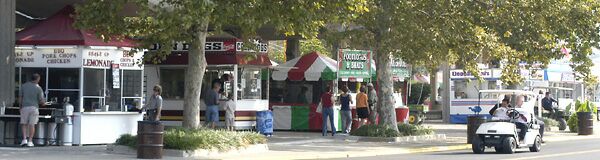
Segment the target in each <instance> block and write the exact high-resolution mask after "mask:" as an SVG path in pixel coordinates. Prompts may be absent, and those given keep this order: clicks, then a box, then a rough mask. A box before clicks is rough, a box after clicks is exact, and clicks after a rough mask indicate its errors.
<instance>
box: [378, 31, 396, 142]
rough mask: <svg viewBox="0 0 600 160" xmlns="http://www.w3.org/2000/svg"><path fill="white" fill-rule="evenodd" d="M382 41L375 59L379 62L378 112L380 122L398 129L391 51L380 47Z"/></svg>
mask: <svg viewBox="0 0 600 160" xmlns="http://www.w3.org/2000/svg"><path fill="white" fill-rule="evenodd" d="M380 44H381V43H380V42H377V44H376V45H377V46H378V47H377V49H376V52H375V54H374V55H375V60H376V63H377V91H378V94H377V106H376V107H375V108H377V113H378V114H379V124H380V125H384V126H386V127H389V128H392V129H394V130H396V131H398V127H397V121H396V110H395V108H394V98H393V92H394V82H393V81H392V78H393V77H392V67H391V66H390V61H391V58H390V53H389V52H386V51H385V50H382V49H380V48H381V45H380Z"/></svg>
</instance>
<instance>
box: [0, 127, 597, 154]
mask: <svg viewBox="0 0 600 160" xmlns="http://www.w3.org/2000/svg"><path fill="white" fill-rule="evenodd" d="M595 124H596V125H595V128H600V125H598V123H595ZM424 125H425V126H429V127H431V128H433V129H434V130H435V132H436V134H445V135H446V139H444V140H430V141H417V142H400V143H386V142H357V141H356V140H351V139H350V138H348V136H347V135H342V134H339V135H336V136H335V137H332V136H326V137H323V136H321V133H320V132H282V131H279V132H275V134H274V135H273V137H269V138H268V139H269V141H268V145H269V151H267V152H262V153H252V154H238V155H227V156H216V157H210V158H211V159H261V160H262V159H278V160H279V159H324V158H345V157H370V156H378V155H391V154H410V153H421V152H439V151H448V150H462V149H470V145H469V144H466V141H467V138H466V136H467V133H466V129H467V127H466V125H464V124H444V123H441V121H427V122H426V123H425V124H424ZM596 130H598V129H596ZM595 133H596V134H594V135H591V136H578V135H577V133H569V132H564V131H560V132H547V133H546V137H545V138H544V139H545V140H546V142H547V143H546V144H544V145H551V144H552V142H558V141H568V140H576V139H592V138H600V131H596V132H595ZM40 158H43V159H46V160H65V159H135V158H136V157H135V153H132V154H128V155H120V154H107V152H106V146H104V145H98V146H84V147H34V148H10V147H0V160H2V159H32V160H39V159H40ZM164 159H183V158H181V157H164Z"/></svg>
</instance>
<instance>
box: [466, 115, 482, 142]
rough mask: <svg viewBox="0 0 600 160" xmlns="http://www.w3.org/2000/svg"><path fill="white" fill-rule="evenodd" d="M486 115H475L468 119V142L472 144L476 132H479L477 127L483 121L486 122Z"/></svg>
mask: <svg viewBox="0 0 600 160" xmlns="http://www.w3.org/2000/svg"><path fill="white" fill-rule="evenodd" d="M485 121H486V119H485V116H479V115H473V116H469V117H468V119H467V144H471V142H472V139H473V137H475V135H476V134H475V133H476V132H477V128H479V126H480V125H481V124H482V123H485Z"/></svg>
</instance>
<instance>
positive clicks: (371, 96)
mask: <svg viewBox="0 0 600 160" xmlns="http://www.w3.org/2000/svg"><path fill="white" fill-rule="evenodd" d="M367 88H369V92H368V103H369V113H370V114H369V121H370V124H376V123H377V122H376V121H377V112H376V110H375V106H376V105H377V91H375V87H373V83H369V84H367Z"/></svg>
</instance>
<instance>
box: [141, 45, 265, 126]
mask: <svg viewBox="0 0 600 160" xmlns="http://www.w3.org/2000/svg"><path fill="white" fill-rule="evenodd" d="M242 45H243V43H242V41H241V40H240V39H237V38H235V37H231V36H221V37H208V38H207V39H206V47H205V53H204V54H205V58H206V61H207V63H208V66H207V67H206V72H205V74H204V79H203V80H202V86H203V88H202V93H203V94H202V95H201V96H202V97H203V96H204V93H205V92H206V91H207V90H209V89H210V87H211V83H212V82H214V81H216V80H219V79H221V78H222V77H223V75H228V76H230V77H231V79H230V80H228V81H225V82H224V85H223V86H224V87H223V92H224V93H225V94H224V95H223V96H221V97H220V101H221V102H223V103H220V109H219V118H220V122H219V123H217V125H218V126H224V125H225V123H224V119H225V116H224V115H225V111H224V105H225V101H226V96H225V95H233V99H234V102H235V104H236V112H235V127H236V129H253V128H254V127H255V125H256V112H257V111H265V110H268V100H267V99H268V98H267V97H268V88H269V81H268V79H269V75H268V74H269V72H268V68H269V67H271V65H272V64H271V61H270V60H269V57H268V56H267V46H266V44H265V43H259V42H256V45H257V48H258V51H254V50H248V49H243V47H242ZM157 47H160V45H155V46H154V48H152V49H150V50H149V51H150V52H151V51H153V50H156V49H158V48H157ZM188 54H189V53H188V45H187V44H185V43H176V45H175V47H174V48H173V51H172V53H171V54H170V55H168V56H167V58H166V60H164V61H161V62H160V63H159V64H153V63H151V62H145V63H146V65H144V67H145V69H144V70H145V72H144V77H146V81H147V82H146V84H148V85H146V90H151V89H152V87H153V86H154V85H155V84H160V85H162V87H163V94H162V97H163V110H162V112H161V121H162V122H163V124H165V125H171V126H180V125H181V122H182V120H183V101H184V99H183V98H184V89H185V72H186V68H187V64H188ZM205 110H206V106H205V104H204V102H202V103H201V106H200V120H201V121H204V120H205V116H204V115H205V113H204V112H205Z"/></svg>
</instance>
